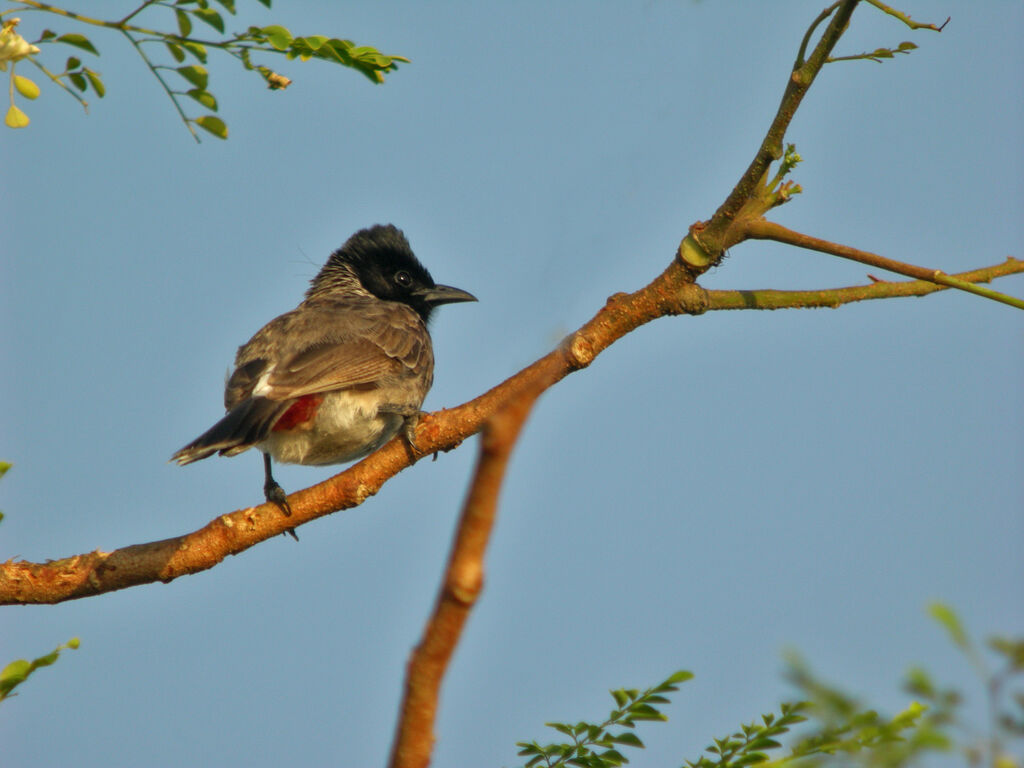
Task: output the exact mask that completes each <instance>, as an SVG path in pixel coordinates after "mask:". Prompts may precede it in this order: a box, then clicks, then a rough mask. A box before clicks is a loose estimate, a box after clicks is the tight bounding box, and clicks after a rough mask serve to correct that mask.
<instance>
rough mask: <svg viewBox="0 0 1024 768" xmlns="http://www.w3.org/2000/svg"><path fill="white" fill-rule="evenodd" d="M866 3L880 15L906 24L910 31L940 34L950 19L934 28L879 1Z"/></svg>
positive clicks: (871, 0)
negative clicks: (927, 31)
mask: <svg viewBox="0 0 1024 768" xmlns="http://www.w3.org/2000/svg"><path fill="white" fill-rule="evenodd" d="M867 1H868V2H869V3H870V4H871V5H873V6H875V8H877V9H878V10H880V11H881V12H882V13H885V14H888V15H889V16H892V17H893V18H895V19H899V20H900V21H902V22H903V23H904V24H906V25H907V26H908V27H910V28H911V29H930V30H932V31H934V32H941V31H942V30H943V28H944V27H945V26H946V25H947V24H949V19H950V17H946V20H945V21H944V22H942V24H940V25H939V26H935V25H934V24H925V23H923V22H920V21H914V20H913V19H912V18H910V16H909V15H908V14H906V13H903V11H899V10H897V9H895V8H892V7H891V6H888V5H886V4H885V3H883V2H882V1H881V0H867Z"/></svg>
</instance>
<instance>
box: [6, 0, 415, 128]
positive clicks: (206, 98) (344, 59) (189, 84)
mask: <svg viewBox="0 0 1024 768" xmlns="http://www.w3.org/2000/svg"><path fill="white" fill-rule="evenodd" d="M258 2H259V3H260V4H262V5H263V6H265V7H267V8H269V7H270V5H271V0H258ZM20 3H21V7H24V8H26V9H32V10H39V11H44V12H48V13H52V14H56V15H59V16H62V17H64V18H68V19H73V20H74V21H76V22H79V23H81V24H86V25H91V26H94V27H99V28H101V29H108V30H115V31H117V32H120V33H121V35H122V36H123V37H124V38H126V39H127V40H128V42H129V43H130V44H131V45H132V46H133V47H134V48H135V50H136V52H137V53H138V54H139V56H140V57H141V58H142V60H143V62H144V63H145V65H146V67H147V68H148V69H149V70H150V72H151V73H152V74H153V76H154V77H156V79H157V80H158V81H159V83H160V86H161V87H162V88H163V90H164V92H165V93H166V94H167V96H168V97H169V98H170V99H171V101H172V103H173V105H174V108H175V110H176V111H177V112H178V115H179V117H180V118H181V120H182V121H183V122H184V124H185V127H186V128H187V129H188V130H189V132H190V133H191V134H192V136H193V137H194V138H195V139H196V140H197V141H198V140H199V135H198V133H197V132H196V130H195V126H198V127H199V128H202V129H203V130H205V131H206V132H208V133H210V134H212V135H214V136H216V137H217V138H220V139H226V138H227V137H228V127H227V124H226V123H225V122H224V120H223V119H221V118H220V117H218V116H217V115H216V114H212V113H216V112H218V111H219V108H220V104H219V102H218V100H217V97H216V96H215V95H214V93H213V92H212V91H211V90H210V88H209V82H210V72H209V70H208V69H207V61H208V58H209V53H210V51H211V50H219V51H221V52H222V53H225V54H227V55H229V56H231V57H232V58H234V59H235V60H237V61H238V62H239V63H240V64H241V65H242V67H243V68H244V69H245V70H247V71H252V72H256V73H257V74H258V75H259V76H260V77H261V78H262V79H263V81H264V82H265V83H266V85H267V86H268V87H269V88H270V89H272V90H282V89H284V88H287V87H288V85H290V84H291V82H292V81H291V80H290V79H289V78H287V77H285V76H284V75H281V74H279V73H278V72H275V71H274V70H273V69H272V68H271V67H269V66H267V65H266V64H263V63H258V62H256V61H254V56H257V55H259V56H267V55H269V56H280V55H283V56H284V57H285V58H286V59H287V60H289V61H294V60H299V61H309V60H310V59H319V60H321V61H325V62H328V63H331V64H336V65H340V66H343V67H348V68H349V69H353V70H355V71H357V72H359V73H360V74H362V75H364V76H365V77H366V78H368V79H369V80H370V81H371V82H374V83H383V82H384V77H385V75H386V74H387V73H388V72H392V71H394V70H396V69H398V64H399V62H408V61H409V60H408V59H407V58H405V57H403V56H395V55H387V54H384V53H381V52H380V51H379V50H377V49H376V48H373V47H371V46H366V45H363V46H358V45H356V44H355V43H353V42H352V41H351V40H343V39H341V38H337V37H331V36H327V35H308V36H304V37H301V36H300V37H297V36H295V35H293V34H292V33H291V32H290V31H289V30H288V29H286V28H285V27H283V26H280V25H278V24H272V25H269V26H265V27H259V26H249V27H247V28H246V30H245V31H244V32H239V33H235V34H230V33H228V32H227V31H226V30H227V24H226V18H228V17H231V16H234V15H235V14H236V3H235V0H216V4H214V3H212V2H210V0H174V2H163V1H162V0H144V1H143V2H142V4H141V5H140V6H139V7H138V8H136V9H135V10H134V11H132V12H131V13H129V14H128V15H127V16H125V17H124V18H123V19H120V20H110V21H108V20H102V19H95V18H90V17H87V16H83V15H81V14H77V13H73V12H71V11H67V10H64V9H62V8H57V7H54V6H50V5H45V4H40V3H37V2H35V0H20ZM147 11H148V12H149V14H148V15H150V16H153V17H154V19H158V20H163V21H164V22H171V23H165V25H162V26H163V28H156V27H144V26H139V25H138V24H137V23H136V20H137V19H138V18H139V17H140V16H141V15H143V13H144V12H147ZM157 14H160V15H159V17H158V16H157ZM200 29H209V30H213V31H215V32H216V33H217V35H218V36H217V37H214V38H211V39H207V38H204V37H200V36H198V35H197V30H200ZM26 42H27V41H26ZM35 42H36V43H37V44H39V45H43V44H46V43H64V44H66V45H72V46H75V47H77V48H79V49H81V50H83V51H87V52H88V53H90V54H92V55H94V56H99V50H98V49H97V47H96V46H95V45H94V44H93V42H92V40H90V39H89V38H88V37H87V36H86V35H84V34H81V33H78V32H74V33H67V34H62V35H58V34H57V33H56V32H54V31H52V30H49V29H47V30H44V31H43V33H42V34H41V35H40V37H39V39H38V40H36V41H35ZM39 50H40V49H39V48H35V52H34V53H32V54H29V55H27V56H23V58H28V59H29V61H31V63H33V64H35V65H36V66H37V67H38V68H39V69H40V70H42V71H43V72H44V73H45V74H46V75H47V77H49V78H50V80H51V81H52V82H54V83H55V84H57V85H59V86H60V87H61V88H63V89H64V90H65V91H67V92H68V93H69V94H71V95H72V96H74V97H75V98H76V99H77V100H78V101H79V103H80V104H81V105H82V106H83V107H84V108H86V109H87V108H88V103H87V102H86V101H85V99H84V98H82V96H80V95H79V93H81V94H85V93H86V92H87V91H88V90H90V89H91V90H92V91H93V92H94V93H95V94H96V95H97V96H99V97H100V98H102V97H103V95H104V94H105V93H106V87H105V85H104V83H103V80H102V77H101V75H100V73H99V72H97V71H96V70H95V69H92V68H90V67H83V66H82V63H81V61H80V60H79V59H77V58H74V57H71V58H69V59H68V60H67V62H66V63H65V67H64V71H63V72H51V71H50V70H49V69H47V68H46V66H44V65H43V64H42V63H41V61H40V60H39V59H38V57H37V56H36V55H35V54H36V53H38V52H39ZM168 55H169V56H170V59H171V60H173V62H172V63H166V64H165V63H163V61H164V60H166V59H164V57H166V56H168ZM18 77H20V78H21V79H20V80H16V81H15V87H16V88H17V90H18V91H19V93H21V94H22V95H23V96H25V98H35V96H36V95H38V93H39V89H38V87H37V86H36V85H35V83H33V82H32V81H30V80H28V79H27V78H23V77H21V76H18ZM177 78H181V80H184V84H183V86H182V85H179V82H180V81H178V79H177ZM69 86H70V87H69ZM73 89H75V90H73ZM76 91H77V92H76ZM12 94H13V91H12ZM188 99H191V100H192V101H194V102H196V103H198V104H199V105H200V106H201V107H203V108H204V109H206V110H208V113H207V114H200V115H198V116H192V115H190V114H189V111H190V110H187V109H186V106H185V105H186V104H187V103H189V102H188V101H187V100H188ZM11 109H12V112H13V113H14V115H13V117H12V116H11V114H9V116H8V121H7V124H8V125H10V126H11V127H24V126H26V125H28V122H29V121H28V117H27V115H25V114H24V113H23V112H22V111H21V110H20V109H18V108H17V107H16V106H15V105H14V103H13V95H12V104H11Z"/></svg>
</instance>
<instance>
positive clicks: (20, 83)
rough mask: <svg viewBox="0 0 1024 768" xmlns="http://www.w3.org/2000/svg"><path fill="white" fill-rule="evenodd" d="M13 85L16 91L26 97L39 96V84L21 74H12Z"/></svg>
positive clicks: (33, 97) (34, 97)
mask: <svg viewBox="0 0 1024 768" xmlns="http://www.w3.org/2000/svg"><path fill="white" fill-rule="evenodd" d="M14 87H15V88H17V89H18V93H20V94H21V95H22V96H24V97H25V98H26V99H36V98H39V86H38V85H36V84H35V83H34V82H32V81H31V80H29V79H28V78H27V77H22V76H21V75H14Z"/></svg>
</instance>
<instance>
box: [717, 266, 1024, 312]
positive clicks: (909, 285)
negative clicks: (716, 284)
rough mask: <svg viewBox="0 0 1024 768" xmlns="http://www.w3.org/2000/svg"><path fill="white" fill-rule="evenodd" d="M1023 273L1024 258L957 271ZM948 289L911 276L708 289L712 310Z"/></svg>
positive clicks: (822, 304)
mask: <svg viewBox="0 0 1024 768" xmlns="http://www.w3.org/2000/svg"><path fill="white" fill-rule="evenodd" d="M1021 273H1024V261H1020V260H1018V259H1012V258H1011V259H1007V260H1006V261H1004V262H1003V263H1002V264H996V265H994V266H991V267H984V268H982V269H975V270H971V271H970V272H961V273H959V274H957V275H956V278H957V279H959V280H962V281H963V282H966V283H970V284H974V283H979V282H985V283H987V282H989V281H991V280H995V279H997V278H1000V277H1006V276H1008V275H1015V274H1021ZM945 290H948V288H947V287H946V286H944V285H938V284H936V283H934V282H933V281H931V280H908V281H906V282H888V281H885V280H875V281H874V282H872V283H871V284H869V285H853V286H849V287H847V288H829V289H825V290H809V291H783V290H775V289H756V290H739V291H737V290H709V291H708V292H707V297H708V306H707V309H708V311H709V312H710V311H713V310H716V309H820V308H829V309H835V308H836V307H841V306H842V305H844V304H852V303H854V302H858V301H871V300H873V299H896V298H901V297H913V296H927V295H928V294H931V293H936V292H938V291H945Z"/></svg>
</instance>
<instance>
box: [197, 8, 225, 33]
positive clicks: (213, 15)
mask: <svg viewBox="0 0 1024 768" xmlns="http://www.w3.org/2000/svg"><path fill="white" fill-rule="evenodd" d="M192 15H193V16H195V17H196V18H197V19H199V20H200V21H202V22H204V23H206V24H209V25H210V26H211V27H213V28H214V29H216V30H217V31H218V32H220V33H221V34H223V33H224V19H223V18H221V15H220V14H219V13H217V12H216V11H215V10H213V9H212V8H196V9H195V10H194V11H192Z"/></svg>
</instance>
